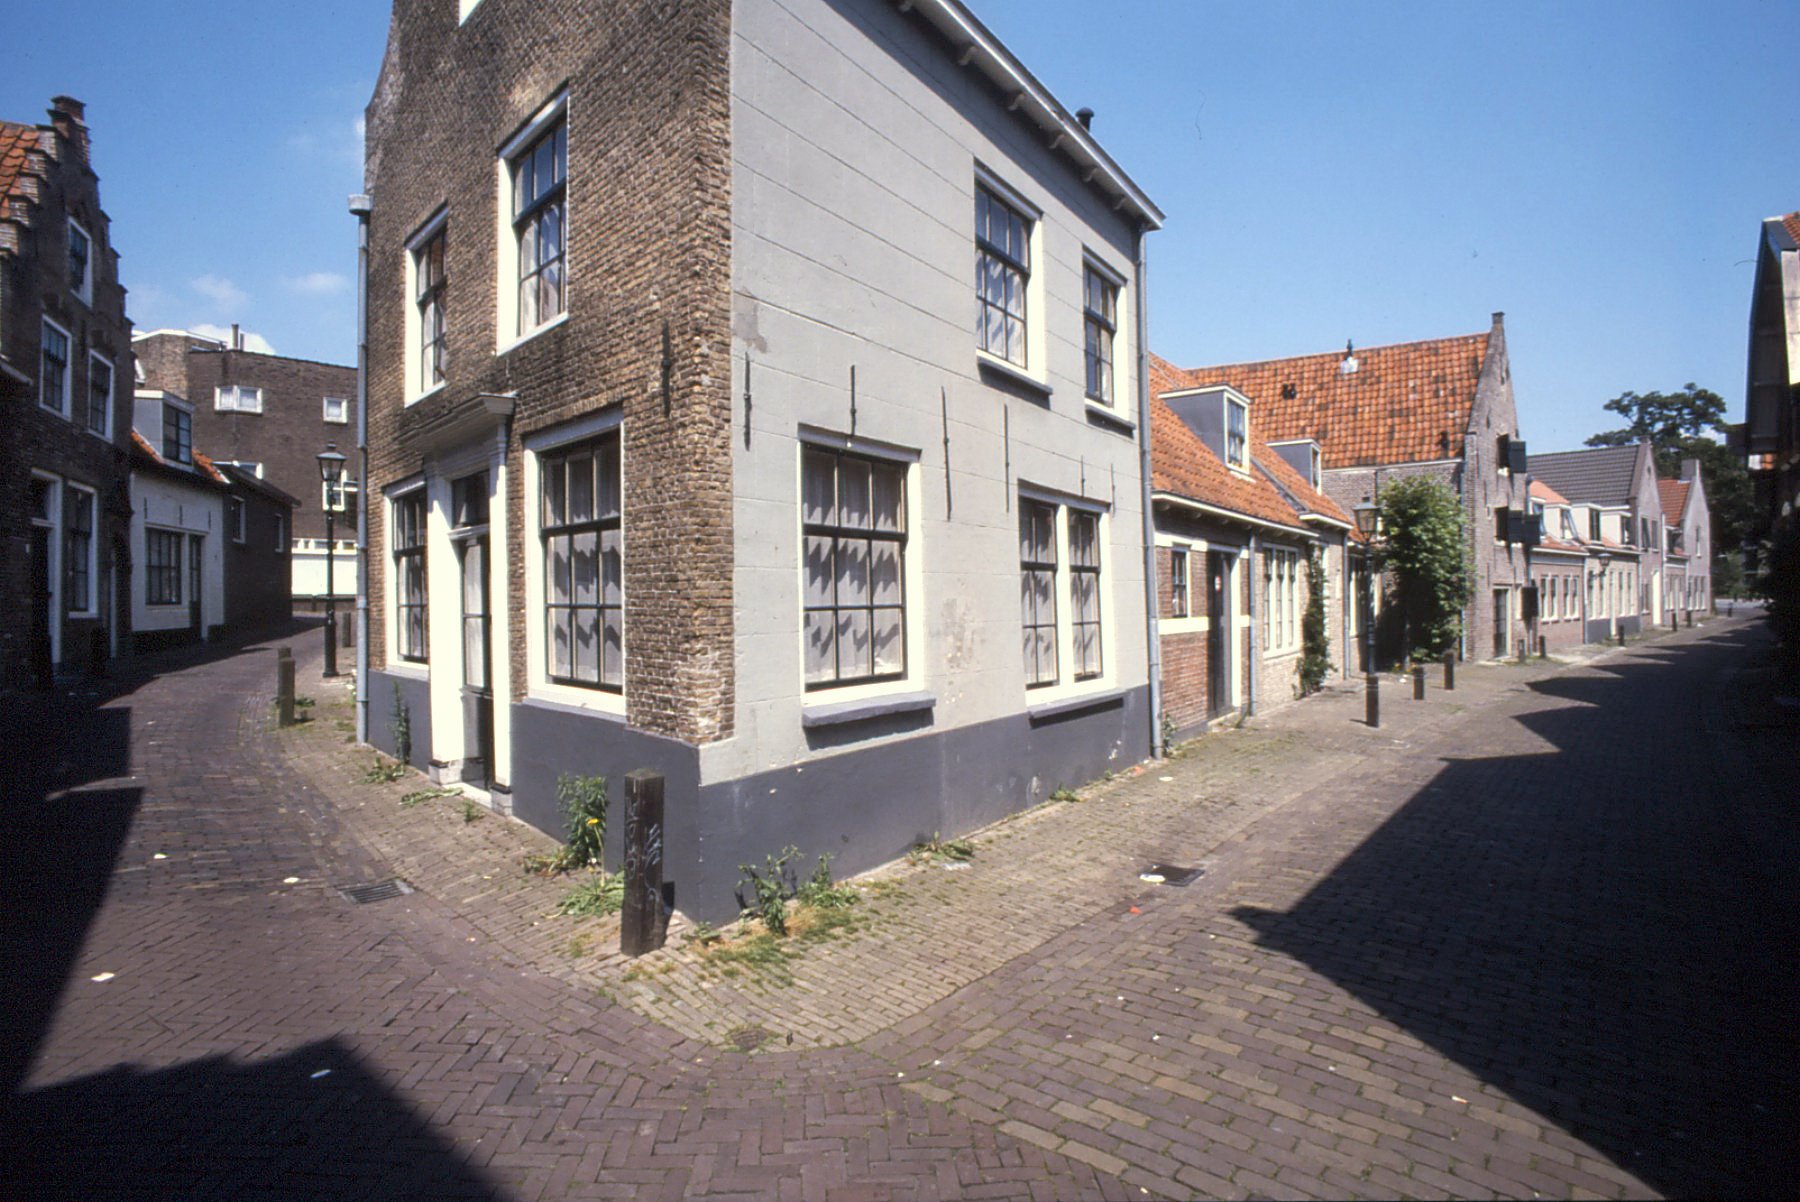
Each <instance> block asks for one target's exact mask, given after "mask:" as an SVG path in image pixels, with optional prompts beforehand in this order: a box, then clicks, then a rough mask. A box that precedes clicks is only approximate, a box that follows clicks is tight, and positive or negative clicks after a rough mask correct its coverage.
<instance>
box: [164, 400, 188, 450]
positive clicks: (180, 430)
mask: <svg viewBox="0 0 1800 1202" xmlns="http://www.w3.org/2000/svg"><path fill="white" fill-rule="evenodd" d="M162 455H163V458H164V459H167V460H168V461H169V462H170V463H192V462H193V461H194V415H193V414H191V413H189V412H188V411H187V410H186V409H180V408H177V407H176V406H174V405H164V406H163V444H162Z"/></svg>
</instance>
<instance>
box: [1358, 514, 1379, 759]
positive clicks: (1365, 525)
mask: <svg viewBox="0 0 1800 1202" xmlns="http://www.w3.org/2000/svg"><path fill="white" fill-rule="evenodd" d="M1378 518H1379V510H1377V509H1376V507H1375V503H1374V502H1373V501H1364V502H1363V503H1362V504H1361V505H1358V506H1356V530H1357V533H1359V534H1361V535H1362V536H1363V540H1364V542H1365V543H1366V544H1367V545H1368V547H1369V554H1368V555H1366V556H1365V561H1369V560H1371V559H1372V556H1373V552H1374V548H1375V528H1376V526H1377V524H1378ZM1364 575H1365V576H1366V577H1367V579H1368V585H1367V586H1366V587H1365V588H1364V589H1363V595H1362V596H1360V597H1358V598H1357V599H1356V605H1357V608H1358V609H1360V610H1361V611H1362V620H1363V671H1364V673H1365V676H1364V677H1363V689H1364V705H1365V708H1366V711H1367V712H1366V716H1365V721H1366V722H1367V723H1368V724H1369V725H1370V726H1380V725H1381V677H1380V676H1378V675H1376V673H1375V605H1374V596H1375V569H1374V564H1373V562H1368V566H1367V570H1366V571H1365V573H1364Z"/></svg>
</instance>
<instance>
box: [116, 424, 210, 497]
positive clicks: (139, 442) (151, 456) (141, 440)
mask: <svg viewBox="0 0 1800 1202" xmlns="http://www.w3.org/2000/svg"><path fill="white" fill-rule="evenodd" d="M131 447H132V449H133V450H135V451H136V452H137V453H138V454H139V455H142V456H143V457H144V458H146V459H148V460H150V462H152V463H154V464H156V465H157V466H158V467H166V468H169V469H170V470H172V471H180V470H182V469H181V466H180V465H179V464H174V463H170V462H169V461H168V460H167V459H164V458H163V457H162V456H161V455H159V454H157V451H156V448H155V447H153V446H151V445H150V440H149V439H147V438H145V437H144V436H143V435H142V434H139V433H138V432H137V431H136V430H133V431H132V432H131ZM193 455H194V467H195V469H196V470H195V472H194V474H195V475H197V476H199V477H200V478H201V479H202V480H206V481H208V482H209V483H212V484H230V483H231V481H229V480H227V479H226V478H225V473H224V472H221V471H220V470H219V469H218V468H216V467H214V466H213V461H212V460H210V459H208V458H207V457H206V456H205V455H202V454H201V453H200V452H199V451H195V452H193Z"/></svg>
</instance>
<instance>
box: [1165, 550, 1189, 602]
mask: <svg viewBox="0 0 1800 1202" xmlns="http://www.w3.org/2000/svg"><path fill="white" fill-rule="evenodd" d="M1169 616H1170V617H1171V618H1185V617H1187V616H1188V552H1187V548H1186V547H1175V548H1172V549H1171V550H1170V551H1169Z"/></svg>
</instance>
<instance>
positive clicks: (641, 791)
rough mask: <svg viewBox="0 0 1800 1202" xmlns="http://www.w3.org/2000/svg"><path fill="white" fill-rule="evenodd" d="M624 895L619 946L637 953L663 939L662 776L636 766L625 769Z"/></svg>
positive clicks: (629, 953)
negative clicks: (635, 768) (631, 769)
mask: <svg viewBox="0 0 1800 1202" xmlns="http://www.w3.org/2000/svg"><path fill="white" fill-rule="evenodd" d="M624 861H625V864H624V868H625V901H624V906H623V908H622V909H621V910H620V912H619V950H620V951H621V952H623V953H625V954H626V955H627V956H641V955H643V954H644V953H645V952H653V951H655V950H656V949H657V948H659V947H661V946H662V945H663V940H664V938H665V937H666V936H667V934H668V922H667V912H666V911H665V910H664V908H663V777H662V774H661V773H660V772H651V771H650V770H649V769H647V768H639V769H638V770H637V771H635V772H628V773H626V774H625V855H624Z"/></svg>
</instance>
